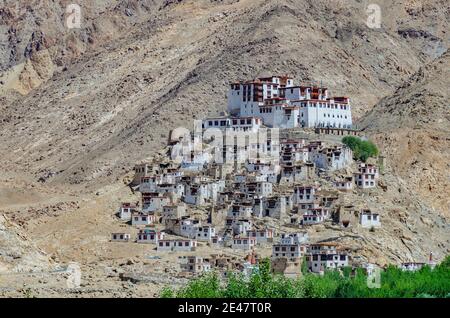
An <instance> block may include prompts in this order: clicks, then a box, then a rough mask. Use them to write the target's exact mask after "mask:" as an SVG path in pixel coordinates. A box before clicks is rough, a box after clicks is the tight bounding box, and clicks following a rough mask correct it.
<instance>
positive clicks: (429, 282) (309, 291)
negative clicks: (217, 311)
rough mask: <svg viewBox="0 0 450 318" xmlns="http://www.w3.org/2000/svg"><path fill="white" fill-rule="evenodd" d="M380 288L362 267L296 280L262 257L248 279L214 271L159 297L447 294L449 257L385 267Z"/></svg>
mask: <svg viewBox="0 0 450 318" xmlns="http://www.w3.org/2000/svg"><path fill="white" fill-rule="evenodd" d="M380 279H381V280H380V282H381V286H380V288H369V287H368V285H367V276H366V274H365V271H364V270H363V269H357V270H356V272H355V273H354V275H352V270H351V268H343V269H342V273H341V272H340V271H336V270H330V271H326V272H325V274H324V275H323V276H319V275H316V274H312V273H309V272H308V273H306V274H304V275H303V276H302V277H300V278H298V279H290V278H286V277H284V276H282V275H273V274H271V271H270V261H269V260H268V259H264V260H262V262H261V263H260V265H259V271H255V272H254V273H253V274H252V275H251V276H250V278H247V277H244V275H242V274H236V273H230V275H228V278H227V279H226V280H225V281H224V282H223V284H221V281H220V278H219V276H218V274H217V273H208V274H206V275H203V276H201V277H199V278H195V279H193V280H191V281H190V282H189V283H188V284H187V285H186V286H184V287H183V288H181V289H179V290H178V291H174V290H173V289H171V288H164V289H163V290H162V292H161V294H160V296H161V297H165V298H171V297H178V298H198V297H201V298H254V297H255V298H256V297H262V298H299V297H302V298H325V297H343V298H356V297H402V298H405V297H423V298H425V297H426V298H432V297H450V256H447V257H446V258H445V260H444V261H443V262H442V263H441V264H439V265H437V266H436V267H435V269H433V270H432V269H431V268H430V267H429V266H424V267H423V268H422V269H421V270H419V271H416V272H408V271H403V270H401V269H399V268H397V267H395V266H389V267H388V268H387V269H386V270H385V271H383V272H382V273H381V278H380Z"/></svg>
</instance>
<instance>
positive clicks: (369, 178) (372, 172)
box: [355, 163, 379, 189]
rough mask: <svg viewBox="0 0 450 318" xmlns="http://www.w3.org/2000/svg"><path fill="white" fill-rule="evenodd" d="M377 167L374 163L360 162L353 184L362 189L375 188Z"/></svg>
mask: <svg viewBox="0 0 450 318" xmlns="http://www.w3.org/2000/svg"><path fill="white" fill-rule="evenodd" d="M378 177H379V174H378V168H377V167H375V166H374V165H370V164H365V163H360V164H359V165H358V172H356V173H355V184H356V185H357V186H358V187H359V188H362V189H370V188H375V187H376V186H377V183H378Z"/></svg>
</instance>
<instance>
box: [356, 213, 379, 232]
mask: <svg viewBox="0 0 450 318" xmlns="http://www.w3.org/2000/svg"><path fill="white" fill-rule="evenodd" d="M359 224H361V226H362V227H364V228H372V227H380V226H381V220H380V215H379V214H378V213H373V212H371V211H370V210H362V211H361V212H360V213H359Z"/></svg>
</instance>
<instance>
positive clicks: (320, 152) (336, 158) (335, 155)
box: [309, 146, 353, 171]
mask: <svg viewBox="0 0 450 318" xmlns="http://www.w3.org/2000/svg"><path fill="white" fill-rule="evenodd" d="M309 158H310V160H311V161H312V162H314V164H315V165H316V167H317V168H319V169H324V170H329V171H333V170H338V169H343V168H346V167H348V166H349V165H350V164H351V163H352V162H353V151H352V150H351V149H350V148H349V147H347V146H333V147H323V148H320V149H317V150H316V151H313V152H311V153H310V155H309Z"/></svg>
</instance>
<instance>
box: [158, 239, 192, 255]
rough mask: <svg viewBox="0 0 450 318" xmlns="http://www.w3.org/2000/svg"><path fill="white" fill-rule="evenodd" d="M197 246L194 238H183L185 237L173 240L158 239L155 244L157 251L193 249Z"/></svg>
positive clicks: (185, 250)
mask: <svg viewBox="0 0 450 318" xmlns="http://www.w3.org/2000/svg"><path fill="white" fill-rule="evenodd" d="M196 247H197V241H195V240H185V239H175V240H167V239H164V240H159V241H158V244H157V247H156V249H157V251H166V252H167V251H175V252H178V251H184V252H187V251H189V252H190V251H195V249H196Z"/></svg>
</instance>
